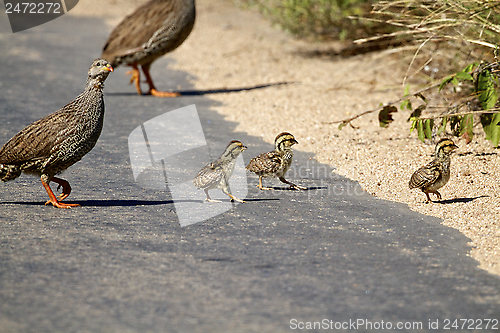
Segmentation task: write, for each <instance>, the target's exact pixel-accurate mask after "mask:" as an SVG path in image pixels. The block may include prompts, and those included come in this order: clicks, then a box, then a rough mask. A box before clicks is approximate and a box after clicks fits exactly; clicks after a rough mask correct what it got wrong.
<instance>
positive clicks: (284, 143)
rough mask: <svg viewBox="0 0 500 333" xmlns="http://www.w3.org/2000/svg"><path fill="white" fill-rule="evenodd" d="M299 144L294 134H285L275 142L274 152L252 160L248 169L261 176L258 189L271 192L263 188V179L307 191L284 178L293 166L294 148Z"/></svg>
mask: <svg viewBox="0 0 500 333" xmlns="http://www.w3.org/2000/svg"><path fill="white" fill-rule="evenodd" d="M297 143H298V142H297V140H295V138H294V136H293V135H292V134H290V133H287V132H283V133H281V134H279V135H278V136H277V137H276V139H275V140H274V145H275V149H274V150H272V151H270V152H268V153H262V154H260V155H258V156H256V157H254V158H253V159H252V160H250V162H249V163H248V165H247V167H246V168H247V170H249V171H252V172H254V173H255V174H257V175H258V176H259V185H258V186H257V187H258V188H260V189H261V190H271V188H268V187H263V186H262V178H279V180H281V181H282V182H283V183H285V184H288V185H290V188H294V189H296V190H299V189H302V190H303V189H305V188H304V187H300V186H298V185H295V184H293V183H290V182H289V181H287V180H286V179H285V177H284V176H285V174H286V173H287V171H288V169H290V166H291V165H292V159H293V150H292V146H293V145H294V144H297Z"/></svg>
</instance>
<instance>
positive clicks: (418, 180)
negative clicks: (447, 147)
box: [409, 161, 440, 189]
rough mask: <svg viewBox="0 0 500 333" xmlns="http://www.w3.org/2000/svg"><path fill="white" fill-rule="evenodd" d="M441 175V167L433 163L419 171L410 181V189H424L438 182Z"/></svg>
mask: <svg viewBox="0 0 500 333" xmlns="http://www.w3.org/2000/svg"><path fill="white" fill-rule="evenodd" d="M439 174H440V165H439V163H436V162H435V161H432V162H431V163H429V164H428V165H426V166H424V167H422V168H420V169H418V170H417V171H415V173H413V175H412V176H411V179H410V183H409V186H410V189H412V188H422V187H425V186H427V185H429V184H432V183H433V182H435V181H436V179H437V178H438V177H439Z"/></svg>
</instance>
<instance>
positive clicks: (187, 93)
mask: <svg viewBox="0 0 500 333" xmlns="http://www.w3.org/2000/svg"><path fill="white" fill-rule="evenodd" d="M294 83H297V82H277V83H269V84H260V85H255V86H250V87H240V88H218V89H207V90H183V91H178V92H179V93H180V94H181V96H203V95H208V94H226V93H233V92H240V91H249V90H256V89H263V88H269V87H277V86H282V85H286V84H294ZM105 95H109V96H136V95H137V93H135V92H111V93H105ZM144 96H150V95H144Z"/></svg>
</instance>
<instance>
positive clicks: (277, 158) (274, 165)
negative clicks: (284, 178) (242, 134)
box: [246, 151, 282, 173]
mask: <svg viewBox="0 0 500 333" xmlns="http://www.w3.org/2000/svg"><path fill="white" fill-rule="evenodd" d="M281 162H282V157H281V155H280V154H279V153H278V152H276V151H270V152H269V153H263V154H260V155H259V156H256V157H254V158H252V160H251V161H250V162H249V163H248V165H247V167H246V168H247V170H250V171H252V172H255V173H258V172H263V171H264V172H268V173H274V172H277V171H278V170H279V169H280V167H281Z"/></svg>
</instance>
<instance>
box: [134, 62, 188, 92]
mask: <svg viewBox="0 0 500 333" xmlns="http://www.w3.org/2000/svg"><path fill="white" fill-rule="evenodd" d="M149 66H150V65H143V66H141V68H142V71H143V72H144V76H146V82H147V83H148V85H149V91H148V92H147V94H146V95H152V96H155V97H177V96H180V95H181V93H179V92H169V91H158V90H156V87H155V84H154V83H153V79H152V78H151V75H150V74H149Z"/></svg>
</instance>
